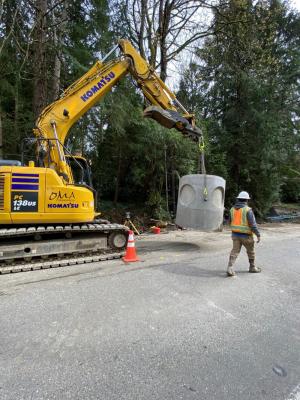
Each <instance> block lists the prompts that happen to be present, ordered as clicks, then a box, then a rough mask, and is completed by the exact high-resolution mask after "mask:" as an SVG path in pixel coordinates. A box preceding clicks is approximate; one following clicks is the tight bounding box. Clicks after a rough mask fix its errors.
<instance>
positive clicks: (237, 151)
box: [0, 0, 300, 219]
mask: <svg viewBox="0 0 300 400" xmlns="http://www.w3.org/2000/svg"><path fill="white" fill-rule="evenodd" d="M120 37H124V38H128V39H129V40H130V41H131V42H132V43H133V44H134V46H135V47H136V48H137V49H138V50H139V51H140V53H141V54H142V55H143V56H144V57H145V58H146V59H147V60H148V61H149V63H150V64H151V65H152V66H153V67H154V68H156V69H157V70H158V72H159V73H160V75H161V78H162V79H163V80H167V83H168V84H169V85H170V86H172V87H175V88H176V87H177V89H178V90H177V94H178V97H179V99H180V100H181V101H182V103H183V104H184V105H185V107H186V108H187V109H188V110H190V111H192V112H194V113H195V114H196V115H197V120H198V123H199V125H200V126H201V128H202V129H203V131H204V135H205V144H206V146H205V153H206V163H207V172H208V173H209V174H213V175H220V176H222V177H224V178H225V179H226V181H227V192H226V193H227V198H226V202H227V203H228V204H230V203H231V202H232V201H233V198H234V196H235V195H236V193H238V192H239V191H240V190H242V189H243V190H247V191H248V192H250V194H251V196H252V197H253V199H254V204H253V205H254V207H255V208H256V211H257V213H258V214H259V215H260V216H264V215H266V213H267V212H268V211H269V209H270V207H271V206H272V205H273V204H275V203H276V202H282V203H295V204H297V203H298V202H299V200H300V153H299V150H300V101H299V100H300V99H299V97H300V15H299V12H297V11H295V10H293V9H292V8H291V7H290V6H289V5H288V4H287V3H285V2H281V1H279V0H259V1H246V0H230V1H224V0H219V1H218V2H209V1H208V2H206V1H202V0H201V1H199V2H196V1H182V0H174V1H169V0H137V1H131V0H126V1H125V0H121V1H118V2H116V1H110V0H84V1H79V0H74V1H71V2H70V1H68V0H62V1H54V0H34V1H24V0H9V1H8V0H4V1H2V2H0V57H1V58H0V60H1V61H0V88H1V99H0V156H5V157H6V158H19V155H20V152H21V143H22V140H23V139H24V138H31V137H32V128H33V126H34V121H35V119H36V118H37V116H38V115H39V114H40V112H41V111H42V109H43V108H44V107H45V106H46V105H47V104H49V103H50V102H52V101H54V100H55V99H56V98H57V97H58V96H59V95H60V94H61V93H62V91H63V89H64V88H66V87H67V86H68V85H69V84H71V83H72V82H74V81H75V80H76V79H77V78H78V77H80V76H81V75H82V74H83V73H85V72H86V70H87V69H88V68H90V67H91V65H92V64H93V63H94V62H95V60H96V59H98V58H99V59H101V58H102V57H103V56H104V55H105V54H106V53H107V52H108V51H109V50H110V49H111V48H112V47H113V45H114V44H115V43H116V42H117V40H118V38H120ZM142 109H143V99H142V97H141V95H140V93H139V92H138V91H137V89H136V87H135V86H134V84H133V82H131V80H130V79H126V78H125V79H123V80H122V81H121V82H120V83H119V84H118V85H117V86H116V87H115V89H114V90H113V92H112V93H110V94H108V95H107V96H106V98H105V99H104V101H103V102H101V104H99V105H97V106H96V107H94V109H93V110H91V111H90V112H89V113H88V114H87V115H85V116H84V117H83V118H82V119H81V120H80V121H79V122H78V123H77V125H76V126H74V127H73V129H72V132H71V134H70V140H69V144H68V146H69V148H70V150H71V151H73V152H77V153H78V152H81V153H83V154H84V155H86V156H87V158H88V159H89V160H90V162H91V164H92V171H93V179H94V185H95V187H96V188H97V189H98V191H99V199H100V201H103V200H104V201H106V203H105V204H106V205H107V204H111V205H112V207H111V208H112V209H118V208H119V209H120V213H123V209H128V208H132V205H131V204H135V206H134V207H135V209H139V208H140V209H141V210H145V212H146V214H147V215H149V216H151V217H154V218H161V219H169V218H171V216H172V213H174V210H175V204H176V198H177V188H178V174H179V175H180V176H182V175H185V174H190V173H197V172H199V149H198V147H197V145H195V143H192V142H190V141H189V140H187V139H185V138H183V137H181V135H180V134H179V133H178V132H175V131H174V132H173V131H169V130H167V129H165V128H163V127H161V126H159V125H157V124H156V123H154V122H152V121H149V120H145V119H143V117H142ZM166 179H167V190H166ZM127 203H129V205H128V206H126V204H127ZM120 204H121V206H119V205H120ZM122 204H125V206H124V207H123V206H122ZM100 208H101V207H100ZM107 213H109V211H108V210H107ZM141 213H142V214H143V213H144V211H141Z"/></svg>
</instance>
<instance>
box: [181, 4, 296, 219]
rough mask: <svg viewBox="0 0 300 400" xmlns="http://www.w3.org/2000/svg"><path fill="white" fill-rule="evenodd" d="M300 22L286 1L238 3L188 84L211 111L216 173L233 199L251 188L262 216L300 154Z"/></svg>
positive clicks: (219, 22)
mask: <svg viewBox="0 0 300 400" xmlns="http://www.w3.org/2000/svg"><path fill="white" fill-rule="evenodd" d="M299 24H300V19H299V15H296V14H293V13H292V12H289V11H288V10H287V9H286V7H285V6H284V5H282V4H281V3H280V2H277V1H267V2H266V1H259V2H255V3H254V2H249V1H244V0H239V1H237V0H231V1H230V2H229V3H228V4H225V5H222V6H220V7H219V9H218V11H217V12H216V14H215V32H214V35H213V36H212V37H211V38H210V39H208V40H207V41H206V43H205V46H204V47H203V48H201V49H199V50H198V52H197V56H198V62H197V63H194V64H193V65H191V68H190V69H189V70H188V71H186V77H185V80H184V82H182V84H181V92H180V93H181V95H182V97H185V98H186V99H187V98H189V99H190V101H193V103H194V108H196V105H200V106H201V107H203V108H202V109H203V116H204V120H205V126H206V130H207V137H208V142H209V145H208V152H207V153H208V154H207V156H208V157H207V158H208V167H209V172H210V173H218V174H219V173H220V174H221V175H222V176H224V177H225V178H226V179H227V202H228V203H230V202H231V201H232V200H233V199H234V197H235V196H236V194H237V193H238V192H239V191H240V190H241V189H243V190H247V191H249V192H250V193H251V195H252V197H253V199H254V203H255V206H256V208H257V209H258V210H259V211H260V212H261V213H264V212H265V211H266V210H267V209H268V208H269V206H270V204H272V202H274V201H275V200H276V199H278V197H279V196H280V193H281V186H282V185H283V176H282V166H283V165H285V164H286V163H288V162H289V161H290V160H291V156H292V154H293V153H294V151H295V148H296V147H297V146H298V149H299V116H300V115H299V114H300V112H299V111H300V110H299V102H298V100H297V98H298V96H299V71H300V70H299V62H300V50H299V49H300V46H299V44H300V43H299V33H300V30H299V27H300V25H299ZM189 82H191V83H192V84H188V83H189ZM192 106H193V104H192Z"/></svg>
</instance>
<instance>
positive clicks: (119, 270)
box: [0, 224, 300, 400]
mask: <svg viewBox="0 0 300 400" xmlns="http://www.w3.org/2000/svg"><path fill="white" fill-rule="evenodd" d="M136 245H137V248H138V254H139V257H140V258H141V260H142V261H140V262H137V263H131V264H127V265H125V264H123V263H122V262H121V261H119V260H115V261H108V262H103V263H94V264H87V265H80V266H72V267H67V268H62V269H55V270H42V271H34V272H26V273H20V274H13V275H4V276H0V310H1V314H0V315H1V317H0V318H1V320H0V334H1V335H0V336H1V342H0V399H1V400H21V399H24V400H28V399H34V400H44V399H49V400H50V399H51V400H54V399H57V400H67V399H70V400H71V399H72V400H77V399H78V400H79V399H80V400H81V399H90V400H93V399H101V400H135V399H136V400H144V399H145V400H152V399H153V400H154V399H155V400H174V399H187V400H188V399H197V400H224V399H226V400H250V399H251V400H260V399H264V400H265V399H268V400H299V399H300V317H299V315H300V313H299V312H300V307H299V305H300V287H299V286H300V285H299V274H300V258H299V256H300V225H296V224H294V225H292V224H291V225H288V224H282V225H274V226H271V227H270V226H265V227H262V241H261V243H260V244H259V245H257V254H258V265H260V266H262V267H263V273H261V274H249V273H248V272H247V268H248V265H247V260H246V256H245V253H244V254H242V255H241V256H240V258H239V259H238V262H237V267H236V271H237V277H236V278H227V277H226V276H225V268H226V263H227V258H228V253H229V250H230V246H231V239H230V234H229V232H222V233H209V234H208V233H199V232H189V231H176V232H171V233H168V234H161V235H148V236H146V237H144V238H139V239H138V240H137V241H136Z"/></svg>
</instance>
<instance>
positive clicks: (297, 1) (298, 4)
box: [291, 0, 300, 11]
mask: <svg viewBox="0 0 300 400" xmlns="http://www.w3.org/2000/svg"><path fill="white" fill-rule="evenodd" d="M291 5H292V6H294V7H295V8H296V9H297V10H299V11H300V0H292V1H291Z"/></svg>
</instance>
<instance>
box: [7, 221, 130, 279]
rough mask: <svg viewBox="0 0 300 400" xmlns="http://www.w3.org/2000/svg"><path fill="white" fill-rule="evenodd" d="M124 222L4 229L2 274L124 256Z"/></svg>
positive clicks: (125, 234) (125, 240) (125, 231)
mask: <svg viewBox="0 0 300 400" xmlns="http://www.w3.org/2000/svg"><path fill="white" fill-rule="evenodd" d="M127 232H128V228H127V227H125V226H124V225H119V224H110V223H103V221H98V223H97V220H96V221H95V222H94V223H86V224H68V225H62V224H61V225H53V226H52V225H47V226H42V225H41V226H29V227H18V228H10V227H8V228H2V229H0V274H7V273H12V272H21V271H30V270H37V269H46V268H57V267H63V266H67V265H72V264H82V263H87V262H93V261H102V260H109V259H114V258H120V257H121V256H122V255H123V254H124V249H125V247H126V243H127V236H128V235H127Z"/></svg>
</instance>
